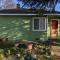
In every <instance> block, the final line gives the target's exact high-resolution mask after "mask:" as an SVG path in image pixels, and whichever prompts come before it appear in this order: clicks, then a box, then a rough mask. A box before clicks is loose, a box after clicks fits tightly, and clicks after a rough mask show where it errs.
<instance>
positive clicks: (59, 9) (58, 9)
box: [55, 3, 60, 11]
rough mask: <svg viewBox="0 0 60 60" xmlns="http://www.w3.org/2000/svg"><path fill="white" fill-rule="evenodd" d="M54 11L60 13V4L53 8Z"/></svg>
mask: <svg viewBox="0 0 60 60" xmlns="http://www.w3.org/2000/svg"><path fill="white" fill-rule="evenodd" d="M55 10H56V11H60V3H57V5H56V7H55Z"/></svg>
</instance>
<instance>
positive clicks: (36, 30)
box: [32, 17, 47, 31]
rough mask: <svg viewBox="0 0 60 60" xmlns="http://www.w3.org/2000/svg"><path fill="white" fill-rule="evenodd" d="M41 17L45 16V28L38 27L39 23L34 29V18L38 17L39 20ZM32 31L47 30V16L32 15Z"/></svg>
mask: <svg viewBox="0 0 60 60" xmlns="http://www.w3.org/2000/svg"><path fill="white" fill-rule="evenodd" d="M41 18H45V19H44V20H45V29H40V23H39V29H37V30H35V29H34V19H39V22H40V19H41ZM32 31H47V18H46V17H33V18H32Z"/></svg>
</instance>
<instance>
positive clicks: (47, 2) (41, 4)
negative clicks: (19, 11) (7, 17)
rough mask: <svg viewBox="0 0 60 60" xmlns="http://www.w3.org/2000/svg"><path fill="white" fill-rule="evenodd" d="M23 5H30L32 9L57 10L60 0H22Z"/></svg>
mask: <svg viewBox="0 0 60 60" xmlns="http://www.w3.org/2000/svg"><path fill="white" fill-rule="evenodd" d="M22 2H23V6H22V8H23V7H24V6H25V5H29V6H30V8H31V9H33V8H35V9H43V10H49V11H55V6H56V4H57V3H58V2H60V0H22Z"/></svg>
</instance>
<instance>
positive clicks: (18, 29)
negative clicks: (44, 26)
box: [0, 16, 47, 40]
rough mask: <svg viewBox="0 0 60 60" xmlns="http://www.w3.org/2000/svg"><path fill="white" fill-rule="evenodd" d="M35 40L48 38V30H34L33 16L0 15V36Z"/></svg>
mask: <svg viewBox="0 0 60 60" xmlns="http://www.w3.org/2000/svg"><path fill="white" fill-rule="evenodd" d="M4 37H8V38H9V39H12V40H35V39H36V38H39V39H40V38H46V37H47V32H46V31H44V32H43V31H40V32H37V31H32V17H31V16H0V38H4Z"/></svg>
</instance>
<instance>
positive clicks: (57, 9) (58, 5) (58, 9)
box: [0, 0, 60, 11]
mask: <svg viewBox="0 0 60 60" xmlns="http://www.w3.org/2000/svg"><path fill="white" fill-rule="evenodd" d="M1 1H2V0H0V2H1ZM12 1H13V2H14V3H16V4H17V0H12ZM1 5H2V4H0V6H1ZM20 6H22V2H20ZM55 11H60V3H57V5H56V7H55Z"/></svg>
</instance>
